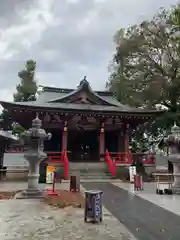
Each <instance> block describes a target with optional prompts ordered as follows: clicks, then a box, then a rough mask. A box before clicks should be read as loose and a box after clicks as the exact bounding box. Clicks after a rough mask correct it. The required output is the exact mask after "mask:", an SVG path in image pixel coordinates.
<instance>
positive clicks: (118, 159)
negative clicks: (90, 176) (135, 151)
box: [109, 152, 133, 165]
mask: <svg viewBox="0 0 180 240" xmlns="http://www.w3.org/2000/svg"><path fill="white" fill-rule="evenodd" d="M109 154H110V155H111V158H112V159H113V160H114V162H115V164H122V165H131V164H132V162H133V157H132V153H131V152H110V153H109Z"/></svg>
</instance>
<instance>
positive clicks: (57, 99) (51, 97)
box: [0, 78, 162, 115]
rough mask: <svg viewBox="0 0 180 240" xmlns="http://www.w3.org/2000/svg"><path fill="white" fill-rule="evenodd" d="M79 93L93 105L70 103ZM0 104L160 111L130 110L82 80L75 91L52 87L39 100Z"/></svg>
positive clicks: (112, 110) (46, 108) (63, 108)
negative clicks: (91, 101)
mask: <svg viewBox="0 0 180 240" xmlns="http://www.w3.org/2000/svg"><path fill="white" fill-rule="evenodd" d="M80 91H85V92H86V93H87V94H89V96H91V97H92V98H93V99H95V102H96V101H97V102H98V103H97V104H96V103H94V104H87V103H84V104H83V103H70V102H71V98H72V97H74V96H78V94H79V93H80ZM0 104H1V105H2V106H3V107H4V108H14V109H16V108H18V107H20V108H25V109H29V108H30V109H33V108H35V109H37V110H40V111H41V110H43V109H44V110H48V109H50V110H55V111H58V110H61V109H62V110H66V111H71V110H73V111H93V112H98V113H102V112H108V113H112V114H113V113H133V114H134V113H136V114H147V115H152V114H157V113H160V112H161V113H162V111H155V110H145V109H139V108H131V107H130V106H127V105H123V104H121V103H120V102H118V101H117V100H116V99H115V98H114V97H113V94H112V93H111V92H107V91H104V92H103V91H99V92H98V91H93V90H92V89H91V87H90V85H89V83H88V81H87V80H86V79H85V78H84V79H83V80H82V81H81V82H80V84H79V86H78V87H77V89H75V90H74V89H65V88H54V87H43V91H42V92H41V93H40V96H39V98H38V99H37V100H36V101H33V102H4V101H0Z"/></svg>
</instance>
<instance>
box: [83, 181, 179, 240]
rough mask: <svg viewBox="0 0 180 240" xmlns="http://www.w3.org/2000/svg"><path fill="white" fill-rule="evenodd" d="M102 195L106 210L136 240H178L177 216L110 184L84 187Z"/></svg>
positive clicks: (94, 184)
mask: <svg viewBox="0 0 180 240" xmlns="http://www.w3.org/2000/svg"><path fill="white" fill-rule="evenodd" d="M82 185H83V187H85V188H86V189H98V190H102V191H103V192H104V196H103V202H104V205H105V207H106V208H107V209H108V210H109V211H110V212H111V213H112V214H113V215H114V216H115V217H116V218H117V219H118V220H119V221H120V222H121V223H123V224H124V226H125V227H126V228H127V229H128V230H129V231H130V232H131V233H132V234H133V235H134V236H135V237H136V238H137V239H138V240H179V239H180V216H178V215H176V214H173V213H171V212H169V211H167V210H165V209H163V208H161V207H158V206H156V205H155V204H152V203H150V202H148V201H146V200H144V199H142V198H140V197H138V196H135V195H132V194H131V193H129V192H128V191H126V190H123V189H121V188H119V187H117V186H114V185H112V184H110V183H83V184H82Z"/></svg>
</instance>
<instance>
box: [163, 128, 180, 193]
mask: <svg viewBox="0 0 180 240" xmlns="http://www.w3.org/2000/svg"><path fill="white" fill-rule="evenodd" d="M164 143H165V144H166V145H167V146H168V147H169V155H168V156H167V158H168V160H169V161H171V162H172V164H173V168H174V184H173V189H172V190H173V193H177V194H180V128H179V127H178V126H177V125H176V124H174V126H173V127H172V128H171V134H170V135H169V136H168V137H167V138H164Z"/></svg>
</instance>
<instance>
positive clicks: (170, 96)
mask: <svg viewBox="0 0 180 240" xmlns="http://www.w3.org/2000/svg"><path fill="white" fill-rule="evenodd" d="M179 12H180V11H179V5H177V6H176V7H173V8H172V9H170V11H166V10H164V9H161V10H160V11H159V12H158V13H157V14H156V15H155V16H154V17H153V19H152V20H149V21H143V22H141V23H140V24H139V25H134V26H131V27H129V28H128V29H127V30H125V29H120V30H119V31H118V32H117V33H116V35H115V37H114V41H115V44H116V52H115V55H114V57H113V61H112V64H111V68H110V70H111V75H110V79H109V81H108V83H107V87H108V88H109V89H111V90H113V91H114V93H115V95H116V96H117V98H118V100H120V101H121V102H122V103H126V104H129V105H131V106H135V107H143V108H146V107H147V108H154V109H156V108H157V106H158V105H160V106H161V107H165V108H166V109H167V113H166V114H165V115H164V116H163V119H158V120H157V121H156V122H155V123H154V126H155V127H156V129H157V127H160V128H168V127H169V126H170V125H172V123H173V122H174V121H177V122H178V121H180V118H179V112H180V111H179V110H180V41H179V28H178V26H179V23H180V14H179Z"/></svg>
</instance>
